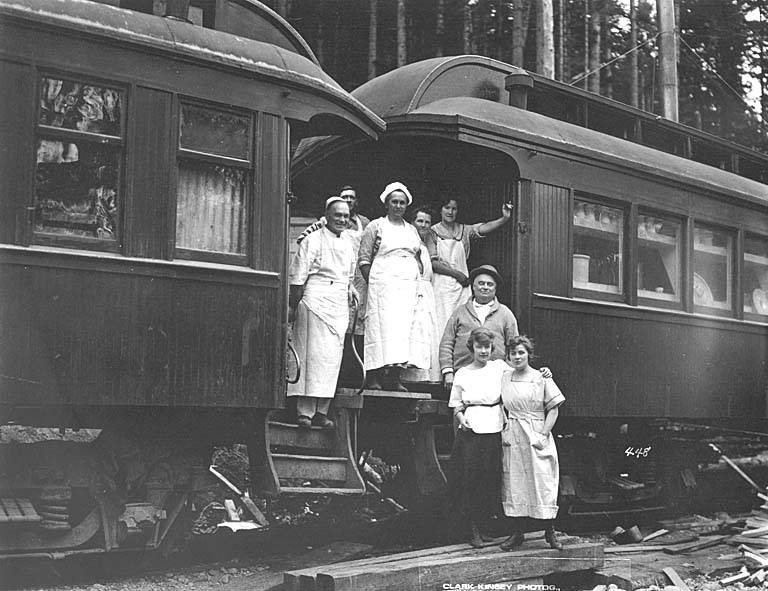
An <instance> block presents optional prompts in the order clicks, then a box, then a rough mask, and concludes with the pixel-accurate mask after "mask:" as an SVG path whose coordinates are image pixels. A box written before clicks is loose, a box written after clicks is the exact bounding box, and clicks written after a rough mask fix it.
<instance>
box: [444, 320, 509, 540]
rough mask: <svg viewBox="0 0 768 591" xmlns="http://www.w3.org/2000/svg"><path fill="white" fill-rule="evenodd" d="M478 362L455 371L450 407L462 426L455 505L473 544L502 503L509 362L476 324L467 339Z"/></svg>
mask: <svg viewBox="0 0 768 591" xmlns="http://www.w3.org/2000/svg"><path fill="white" fill-rule="evenodd" d="M467 347H468V348H469V350H470V351H471V352H472V356H473V361H472V363H471V364H470V365H467V366H465V367H462V368H461V369H459V370H458V371H457V372H456V375H455V377H454V380H453V387H452V389H451V398H450V400H449V402H448V406H450V407H451V408H453V409H455V414H456V418H457V419H458V422H459V429H458V432H457V433H456V438H455V440H454V445H453V450H452V452H451V474H450V480H451V482H450V488H451V492H452V496H453V499H454V502H455V504H456V505H457V506H458V508H460V510H461V511H462V512H463V513H465V514H466V515H467V517H468V518H469V524H470V532H471V538H470V544H471V545H472V546H474V547H476V548H477V547H480V546H481V545H482V543H483V537H482V536H481V535H480V527H481V526H486V525H487V522H488V519H489V518H490V516H491V515H492V514H493V511H494V509H495V508H496V507H497V505H498V492H499V487H500V479H499V476H500V472H501V459H500V453H501V435H500V434H501V430H502V428H503V427H504V417H503V415H502V407H501V379H502V376H503V375H504V372H505V371H509V366H508V365H507V364H506V362H505V361H504V360H502V359H496V360H493V361H492V360H491V352H492V351H493V333H492V332H491V331H490V330H488V329H487V328H484V327H478V328H475V329H474V330H473V331H472V332H471V333H470V334H469V338H468V339H467Z"/></svg>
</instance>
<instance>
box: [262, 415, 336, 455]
mask: <svg viewBox="0 0 768 591" xmlns="http://www.w3.org/2000/svg"><path fill="white" fill-rule="evenodd" d="M269 445H270V447H272V448H276V447H279V448H300V449H303V450H315V451H326V452H327V451H331V450H332V449H333V448H334V446H335V445H336V431H335V429H321V428H320V427H312V428H310V429H307V428H306V427H299V426H298V425H294V424H291V423H284V422H282V421H270V422H269Z"/></svg>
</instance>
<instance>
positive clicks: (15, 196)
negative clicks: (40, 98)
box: [0, 60, 37, 243]
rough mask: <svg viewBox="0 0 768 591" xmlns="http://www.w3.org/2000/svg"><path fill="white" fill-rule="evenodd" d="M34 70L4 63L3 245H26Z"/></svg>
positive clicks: (0, 67) (0, 146)
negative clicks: (17, 243) (16, 242)
mask: <svg viewBox="0 0 768 591" xmlns="http://www.w3.org/2000/svg"><path fill="white" fill-rule="evenodd" d="M32 71H33V70H32V68H31V67H29V66H28V65H25V64H19V63H14V62H11V61H5V60H0V80H2V81H3V82H2V84H0V105H2V108H1V109H0V130H2V142H0V242H4V243H13V242H15V241H17V240H18V241H19V242H24V241H25V240H26V238H27V236H26V226H27V215H28V212H27V209H26V208H27V206H29V205H31V198H30V189H31V184H32V170H33V163H34V148H33V145H34V144H33V139H32V135H33V133H34V131H33V125H34V122H33V121H32V111H33V109H34V108H35V106H36V105H37V101H36V100H35V95H34V84H33V77H32Z"/></svg>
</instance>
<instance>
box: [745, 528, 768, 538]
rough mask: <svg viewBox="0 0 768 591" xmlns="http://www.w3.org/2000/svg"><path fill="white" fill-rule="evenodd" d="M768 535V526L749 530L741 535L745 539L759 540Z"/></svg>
mask: <svg viewBox="0 0 768 591" xmlns="http://www.w3.org/2000/svg"><path fill="white" fill-rule="evenodd" d="M766 534H768V526H763V527H758V528H757V529H748V530H746V531H743V532H741V535H742V536H744V537H745V538H759V537H760V536H764V535H766Z"/></svg>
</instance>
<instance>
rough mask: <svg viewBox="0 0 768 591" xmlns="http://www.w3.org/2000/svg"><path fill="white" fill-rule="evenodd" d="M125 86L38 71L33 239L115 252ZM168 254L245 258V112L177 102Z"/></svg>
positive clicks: (248, 121) (248, 127)
mask: <svg viewBox="0 0 768 591" xmlns="http://www.w3.org/2000/svg"><path fill="white" fill-rule="evenodd" d="M124 117H125V92H124V90H122V89H119V88H112V87H108V86H103V85H95V84H90V83H88V82H84V81H76V80H71V79H63V78H57V77H43V78H42V79H41V81H40V103H39V111H38V115H37V129H36V162H35V180H34V194H35V205H34V241H35V242H36V243H49V244H50V243H53V244H60V243H62V242H65V243H67V244H75V245H82V246H85V247H89V248H97V249H102V250H117V249H118V244H119V243H120V238H121V237H120V229H121V219H120V217H121V215H123V214H124V210H123V196H122V194H121V168H122V164H123V153H124V149H125V127H126V126H125V120H124ZM179 120H180V121H179V144H178V153H177V161H176V164H177V166H176V171H175V172H176V175H177V176H176V222H175V245H176V254H177V255H179V254H182V253H186V258H196V257H195V256H194V253H195V252H197V253H200V255H201V256H203V255H204V254H205V253H217V254H220V255H224V256H230V257H232V262H237V260H238V259H242V264H245V261H246V253H247V249H246V241H247V232H248V223H247V220H248V217H249V209H250V203H249V200H250V198H249V193H250V191H249V184H250V183H249V181H250V178H251V176H252V174H253V170H252V168H253V165H252V163H253V155H252V145H253V133H254V123H253V114H249V113H238V112H234V111H230V110H227V109H223V108H222V109H215V108H211V107H208V106H202V105H198V104H194V103H192V102H188V103H187V102H182V104H181V105H180V117H179Z"/></svg>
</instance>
